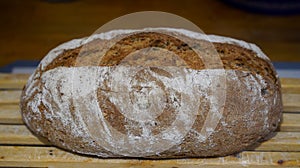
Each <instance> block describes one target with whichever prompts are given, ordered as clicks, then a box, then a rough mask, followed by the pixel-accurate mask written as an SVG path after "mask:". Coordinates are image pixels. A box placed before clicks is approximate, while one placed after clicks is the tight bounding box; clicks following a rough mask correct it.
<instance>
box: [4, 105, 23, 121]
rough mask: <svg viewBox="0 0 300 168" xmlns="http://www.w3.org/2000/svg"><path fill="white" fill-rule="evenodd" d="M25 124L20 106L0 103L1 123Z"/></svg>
mask: <svg viewBox="0 0 300 168" xmlns="http://www.w3.org/2000/svg"><path fill="white" fill-rule="evenodd" d="M1 123H2V124H23V120H22V117H21V112H20V107H19V105H16V104H0V124H1Z"/></svg>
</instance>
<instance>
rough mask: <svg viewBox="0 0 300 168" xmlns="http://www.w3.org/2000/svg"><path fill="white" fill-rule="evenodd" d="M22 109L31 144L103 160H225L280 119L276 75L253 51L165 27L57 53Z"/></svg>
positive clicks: (34, 79) (83, 42) (33, 82)
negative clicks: (41, 141) (36, 141)
mask: <svg viewBox="0 0 300 168" xmlns="http://www.w3.org/2000/svg"><path fill="white" fill-rule="evenodd" d="M213 53H215V54H216V55H214V54H213ZM20 106H21V111H22V115H23V119H24V121H25V123H26V124H27V126H28V127H29V129H30V130H32V131H33V132H34V133H36V134H37V135H39V136H42V137H45V138H47V139H48V140H49V141H50V142H51V143H53V144H54V145H56V146H58V147H61V148H63V149H67V150H69V151H73V152H77V153H81V154H90V155H96V156H100V157H144V158H183V157H208V156H224V155H229V154H233V153H237V152H240V151H242V150H244V149H247V148H249V147H251V146H253V145H254V144H256V143H257V142H258V141H259V140H261V139H262V138H264V137H266V136H267V135H268V134H270V133H271V132H272V131H274V130H275V129H276V128H277V126H278V124H279V122H280V118H281V113H282V100H281V91H280V83H279V80H278V76H277V75H276V72H275V70H274V68H273V66H272V64H271V62H270V60H269V59H268V58H267V57H266V56H265V55H264V54H263V52H262V51H261V50H260V49H259V48H258V47H257V46H255V45H254V44H250V43H246V42H243V41H239V40H235V39H231V38H227V37H221V36H215V35H209V36H207V37H206V36H204V35H203V34H200V33H196V32H191V31H188V30H183V29H171V28H146V29H141V30H114V31H110V32H106V33H101V34H97V35H93V36H91V37H90V38H85V39H76V40H72V41H70V42H67V43H64V44H62V45H60V46H58V47H57V48H55V49H53V50H52V51H50V52H49V53H48V55H47V56H46V57H45V58H44V59H43V60H42V61H41V63H40V65H39V66H38V68H37V69H36V71H35V72H34V73H33V74H32V75H31V77H30V78H29V80H28V83H27V85H26V86H25V87H24V89H23V92H22V96H21V104H20Z"/></svg>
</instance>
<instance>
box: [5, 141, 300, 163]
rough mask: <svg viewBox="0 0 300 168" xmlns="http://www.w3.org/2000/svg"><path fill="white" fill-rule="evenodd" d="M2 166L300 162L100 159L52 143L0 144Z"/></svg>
mask: <svg viewBox="0 0 300 168" xmlns="http://www.w3.org/2000/svg"><path fill="white" fill-rule="evenodd" d="M0 164H1V165H2V166H6V165H9V166H22V167H24V166H28V167H31V166H32V167H33V166H39V167H41V166H45V167H52V166H55V167H64V166H69V167H70V166H71V167H83V166H89V167H104V168H107V167H161V168H171V167H177V168H196V167H199V166H201V167H211V166H221V167H240V166H247V167H271V166H287V167H288V166H294V167H296V166H300V152H252V151H246V152H242V153H239V154H237V155H234V156H233V155H232V156H226V157H218V158H206V159H168V160H140V159H99V158H92V157H85V156H81V155H76V154H72V153H69V152H66V151H63V150H61V149H58V148H54V147H26V146H0Z"/></svg>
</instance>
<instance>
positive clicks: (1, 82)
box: [0, 73, 300, 168]
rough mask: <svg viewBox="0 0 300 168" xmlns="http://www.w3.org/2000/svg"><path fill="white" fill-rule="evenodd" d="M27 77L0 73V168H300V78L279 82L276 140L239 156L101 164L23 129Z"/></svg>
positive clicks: (101, 161) (283, 79)
mask: <svg viewBox="0 0 300 168" xmlns="http://www.w3.org/2000/svg"><path fill="white" fill-rule="evenodd" d="M27 79H28V75H21V74H17V75H16V74H1V73H0V167H51V168H54V167H61V168H66V167H71V168H74V167H80V168H81V167H88V168H92V167H95V168H98V167H102V168H112V167H124V168H145V167H146V168H199V167H201V168H213V167H223V168H227V167H230V168H232V167H235V168H238V167H247V168H250V167H253V168H257V167H260V168H270V167H275V166H278V167H300V122H299V121H300V79H288V78H281V79H280V81H281V84H282V93H283V96H282V98H283V116H282V122H281V123H280V125H279V127H278V129H277V130H276V132H275V134H273V136H272V138H271V139H269V140H267V141H264V142H263V143H262V144H260V145H259V144H257V145H255V146H256V147H255V148H249V149H247V150H245V151H243V152H241V153H239V154H236V155H230V156H226V157H217V158H198V159H166V160H139V159H101V158H96V157H90V156H84V155H78V154H74V153H71V152H67V151H64V150H62V149H59V148H56V147H54V146H52V145H51V144H50V143H49V142H48V141H46V140H45V139H41V138H39V137H36V136H35V135H33V134H32V133H31V132H30V131H29V130H28V128H27V127H26V126H25V125H24V122H23V120H22V118H21V113H20V108H19V98H20V94H21V89H22V88H23V86H24V84H25V83H26V81H27Z"/></svg>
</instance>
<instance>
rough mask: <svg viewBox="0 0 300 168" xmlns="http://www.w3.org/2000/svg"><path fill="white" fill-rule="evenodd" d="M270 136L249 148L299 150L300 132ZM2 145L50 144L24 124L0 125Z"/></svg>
mask: <svg viewBox="0 0 300 168" xmlns="http://www.w3.org/2000/svg"><path fill="white" fill-rule="evenodd" d="M271 136H272V138H271V139H269V140H267V141H265V142H263V143H261V144H260V145H257V146H256V145H255V147H251V148H249V150H255V151H283V152H300V132H276V133H275V134H274V135H271ZM0 144H2V145H34V146H37V145H41V146H45V145H46V146H48V145H51V144H50V143H49V142H48V141H47V140H45V139H43V138H41V137H36V136H35V135H34V134H33V133H31V132H30V131H29V130H28V128H27V127H26V126H24V125H0Z"/></svg>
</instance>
